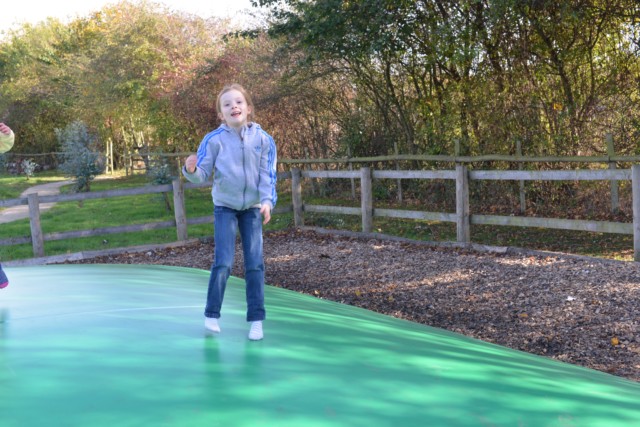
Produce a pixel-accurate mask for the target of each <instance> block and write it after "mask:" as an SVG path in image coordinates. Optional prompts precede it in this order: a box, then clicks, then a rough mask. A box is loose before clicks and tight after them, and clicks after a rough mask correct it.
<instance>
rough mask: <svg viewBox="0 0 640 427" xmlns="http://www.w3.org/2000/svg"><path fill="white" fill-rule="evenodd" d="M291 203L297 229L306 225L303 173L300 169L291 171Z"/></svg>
mask: <svg viewBox="0 0 640 427" xmlns="http://www.w3.org/2000/svg"><path fill="white" fill-rule="evenodd" d="M291 203H293V224H294V225H295V226H296V227H302V226H303V225H304V213H303V209H302V173H301V172H300V168H293V169H291Z"/></svg>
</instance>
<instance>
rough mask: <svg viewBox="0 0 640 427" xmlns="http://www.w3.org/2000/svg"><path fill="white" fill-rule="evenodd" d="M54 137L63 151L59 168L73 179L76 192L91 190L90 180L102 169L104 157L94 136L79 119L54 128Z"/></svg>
mask: <svg viewBox="0 0 640 427" xmlns="http://www.w3.org/2000/svg"><path fill="white" fill-rule="evenodd" d="M56 137H57V138H58V143H59V144H60V146H61V150H62V152H63V155H62V164H61V165H60V167H59V168H60V170H61V171H62V172H64V174H65V175H66V176H68V177H70V178H73V179H74V184H75V185H74V187H75V188H74V190H75V191H76V192H82V191H91V181H92V180H93V179H94V178H95V177H96V175H98V174H100V173H102V172H103V171H104V158H103V156H102V154H101V153H100V151H99V150H98V146H97V145H98V144H97V140H96V138H95V137H94V136H93V135H91V134H90V133H89V131H88V130H87V126H86V125H85V124H84V123H83V122H81V121H75V122H73V123H70V124H69V125H67V127H65V128H64V129H63V130H60V129H56Z"/></svg>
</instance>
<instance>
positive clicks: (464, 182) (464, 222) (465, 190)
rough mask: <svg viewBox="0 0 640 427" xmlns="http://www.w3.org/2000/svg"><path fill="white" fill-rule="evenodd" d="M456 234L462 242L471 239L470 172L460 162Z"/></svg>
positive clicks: (457, 168) (458, 168)
mask: <svg viewBox="0 0 640 427" xmlns="http://www.w3.org/2000/svg"><path fill="white" fill-rule="evenodd" d="M456 234H457V237H458V242H460V243H469V242H470V241H471V226H470V223H469V174H468V171H467V167H466V166H465V165H463V164H460V163H456Z"/></svg>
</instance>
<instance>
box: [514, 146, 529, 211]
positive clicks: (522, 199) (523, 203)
mask: <svg viewBox="0 0 640 427" xmlns="http://www.w3.org/2000/svg"><path fill="white" fill-rule="evenodd" d="M516 155H517V156H518V157H522V142H521V141H520V140H519V139H518V140H517V141H516ZM518 170H522V162H518ZM519 187H520V213H521V214H523V215H524V213H525V212H526V210H527V199H526V197H525V190H524V181H523V180H520V185H519Z"/></svg>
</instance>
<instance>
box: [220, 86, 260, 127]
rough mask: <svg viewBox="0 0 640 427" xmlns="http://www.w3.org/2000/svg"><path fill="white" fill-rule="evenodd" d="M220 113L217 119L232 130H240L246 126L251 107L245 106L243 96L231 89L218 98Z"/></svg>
mask: <svg viewBox="0 0 640 427" xmlns="http://www.w3.org/2000/svg"><path fill="white" fill-rule="evenodd" d="M219 103H220V112H219V113H218V117H219V118H220V120H223V121H224V122H225V123H226V124H227V125H229V126H231V127H232V128H236V129H237V128H241V127H242V126H244V125H246V124H247V120H248V117H249V114H251V112H252V109H251V106H250V105H248V104H247V100H246V99H245V98H244V95H243V94H242V93H241V92H239V91H237V90H235V89H231V90H230V91H228V92H225V93H223V94H222V96H220V101H219Z"/></svg>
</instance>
